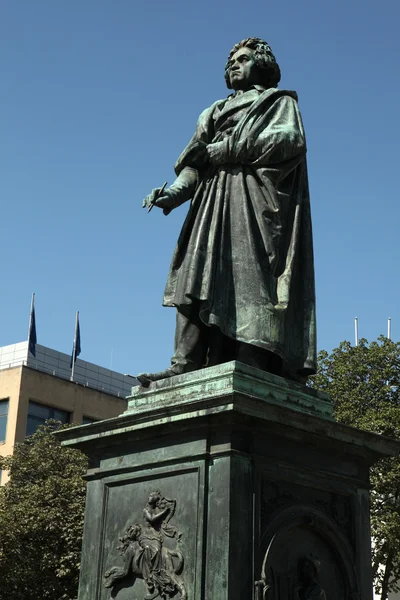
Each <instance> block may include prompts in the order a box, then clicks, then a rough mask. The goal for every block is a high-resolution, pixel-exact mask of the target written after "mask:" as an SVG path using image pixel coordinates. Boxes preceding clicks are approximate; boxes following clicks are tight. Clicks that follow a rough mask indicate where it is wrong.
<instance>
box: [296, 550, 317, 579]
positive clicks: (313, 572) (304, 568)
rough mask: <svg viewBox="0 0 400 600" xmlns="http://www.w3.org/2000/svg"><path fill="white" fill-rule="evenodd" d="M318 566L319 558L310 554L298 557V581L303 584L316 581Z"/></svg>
mask: <svg viewBox="0 0 400 600" xmlns="http://www.w3.org/2000/svg"><path fill="white" fill-rule="evenodd" d="M319 567H320V562H319V560H318V559H317V558H316V557H315V556H313V555H311V554H309V555H308V556H304V557H302V558H300V559H299V562H298V564H297V573H298V578H299V580H300V582H302V583H304V584H309V583H311V582H312V581H317V580H318V575H319Z"/></svg>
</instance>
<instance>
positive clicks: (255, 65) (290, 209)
mask: <svg viewBox="0 0 400 600" xmlns="http://www.w3.org/2000/svg"><path fill="white" fill-rule="evenodd" d="M225 79H226V83H227V86H228V88H229V89H233V90H234V93H232V94H231V95H230V96H228V98H226V99H224V100H218V101H217V102H215V103H214V104H213V105H212V106H210V108H207V109H206V110H205V111H204V112H203V113H202V114H201V115H200V117H199V120H198V123H197V128H196V132H195V134H194V136H193V138H192V140H191V141H190V142H189V145H188V146H187V147H186V148H185V150H184V151H183V153H182V154H181V156H180V157H179V159H178V161H177V163H176V165H175V171H176V174H177V179H176V180H175V182H174V183H173V184H172V185H171V187H169V188H167V189H165V190H164V188H157V189H155V190H153V191H152V193H151V194H150V195H149V196H147V197H146V198H145V200H144V201H143V206H144V207H151V206H153V205H154V206H156V207H159V208H162V209H163V211H164V213H165V214H168V213H169V212H170V211H171V210H172V209H173V208H175V207H177V206H179V205H181V204H182V203H183V202H186V201H187V200H190V199H191V200H192V202H191V205H190V209H189V212H188V215H187V217H186V220H185V223H184V225H183V228H182V231H181V234H180V236H179V240H178V244H177V247H176V250H175V253H174V256H173V259H172V264H171V269H170V272H169V276H168V281H167V285H166V289H165V294H164V301H163V305H164V306H174V307H176V309H177V324H176V334H175V353H174V356H173V357H172V360H171V366H170V367H169V368H167V369H166V370H165V371H161V372H159V373H143V374H141V375H139V376H138V379H139V381H140V382H141V383H142V385H148V384H149V383H150V382H151V381H157V380H159V379H163V378H166V377H171V376H173V375H177V374H181V373H186V372H189V371H194V370H196V369H199V368H202V367H204V366H211V365H216V364H220V363H223V362H227V361H229V360H239V361H242V362H245V363H247V364H251V365H253V366H255V367H258V368H260V369H263V370H266V371H269V372H272V373H275V374H278V375H282V376H285V377H289V378H291V379H295V380H299V381H305V379H306V378H307V376H308V375H310V374H313V373H315V368H316V345H315V342H316V331H315V291H314V264H313V247H312V231H311V217H310V203H309V193H308V180H307V165H306V142H305V137H304V131H303V125H302V121H301V116H300V113H299V109H298V106H297V95H296V93H295V92H291V91H285V90H279V89H277V84H278V82H279V80H280V69H279V66H278V64H277V62H276V60H275V57H274V55H273V53H272V51H271V48H270V47H269V46H268V44H267V43H266V42H265V41H263V40H261V39H259V38H247V39H245V40H243V41H242V42H240V43H239V44H236V46H234V47H233V49H232V50H231V52H230V54H229V58H228V62H227V64H226V67H225Z"/></svg>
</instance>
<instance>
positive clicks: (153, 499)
mask: <svg viewBox="0 0 400 600" xmlns="http://www.w3.org/2000/svg"><path fill="white" fill-rule="evenodd" d="M160 500H161V492H160V490H153V491H151V492H150V494H149V499H148V503H149V504H150V505H153V506H155V505H156V504H158V502H159V501H160Z"/></svg>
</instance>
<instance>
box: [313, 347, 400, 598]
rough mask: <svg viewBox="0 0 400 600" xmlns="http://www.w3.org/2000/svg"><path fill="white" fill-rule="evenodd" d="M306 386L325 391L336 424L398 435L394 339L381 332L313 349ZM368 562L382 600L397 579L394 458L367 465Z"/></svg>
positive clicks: (398, 487)
mask: <svg viewBox="0 0 400 600" xmlns="http://www.w3.org/2000/svg"><path fill="white" fill-rule="evenodd" d="M311 385H312V386H313V387H315V388H317V389H320V390H324V391H326V392H328V393H329V394H330V395H331V398H332V400H333V404H334V414H335V418H336V419H337V420H338V421H341V422H342V423H346V424H348V425H352V426H354V427H358V428H359V429H364V430H367V431H373V432H375V433H379V434H382V435H385V436H390V437H395V438H397V439H400V343H394V342H392V341H390V340H388V339H387V338H386V337H384V336H381V337H380V338H378V340H377V341H374V342H371V343H368V342H367V340H365V339H362V340H361V341H360V342H359V345H358V346H352V345H351V344H350V343H349V342H342V343H341V344H340V346H339V347H338V348H335V349H334V350H333V351H332V353H331V354H328V353H327V352H325V351H322V352H320V353H319V357H318V374H317V375H316V376H315V377H313V378H312V381H311ZM371 484H372V493H371V529H372V539H373V550H372V562H373V574H374V585H375V590H376V592H377V593H378V594H380V595H381V600H386V599H387V596H388V593H389V592H390V591H398V590H399V586H398V584H397V582H398V581H399V580H400V460H399V459H398V458H386V459H383V460H381V461H379V462H378V463H377V464H376V465H375V466H374V467H373V468H372V469H371Z"/></svg>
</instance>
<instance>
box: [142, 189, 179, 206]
mask: <svg viewBox="0 0 400 600" xmlns="http://www.w3.org/2000/svg"><path fill="white" fill-rule="evenodd" d="M161 190H162V188H155V189H154V190H153V191H152V192H151V194H149V195H148V196H146V198H145V199H144V200H143V203H142V207H143V208H146V207H147V209H149V208H150V207H151V206H158V208H164V209H168V210H172V209H173V208H174V200H173V192H172V191H171V190H169V189H168V190H164V191H163V192H162V195H161V196H159V193H160V192H161Z"/></svg>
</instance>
